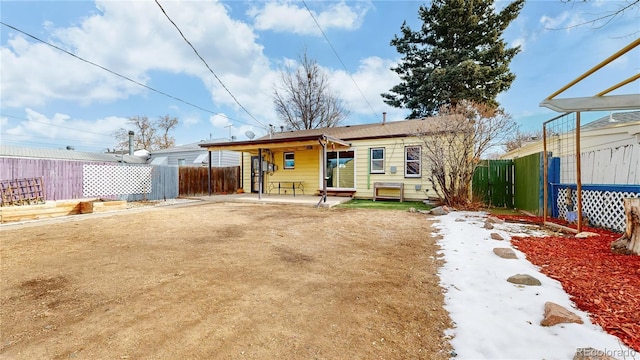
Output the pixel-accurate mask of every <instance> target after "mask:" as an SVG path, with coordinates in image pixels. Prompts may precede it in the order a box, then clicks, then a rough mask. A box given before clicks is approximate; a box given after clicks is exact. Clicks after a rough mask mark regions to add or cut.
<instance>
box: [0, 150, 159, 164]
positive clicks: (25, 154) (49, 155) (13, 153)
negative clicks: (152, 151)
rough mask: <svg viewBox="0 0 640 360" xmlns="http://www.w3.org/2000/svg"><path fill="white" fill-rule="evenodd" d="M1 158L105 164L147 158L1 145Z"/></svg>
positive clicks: (138, 161) (144, 161) (142, 162)
mask: <svg viewBox="0 0 640 360" xmlns="http://www.w3.org/2000/svg"><path fill="white" fill-rule="evenodd" d="M0 157H19V158H37V159H56V160H76V161H103V162H120V159H121V157H124V162H125V163H133V164H144V163H146V157H144V158H140V157H138V156H131V155H126V154H125V155H124V156H122V155H121V154H107V153H93V152H84V151H75V150H61V149H42V148H28V147H19V146H9V145H0Z"/></svg>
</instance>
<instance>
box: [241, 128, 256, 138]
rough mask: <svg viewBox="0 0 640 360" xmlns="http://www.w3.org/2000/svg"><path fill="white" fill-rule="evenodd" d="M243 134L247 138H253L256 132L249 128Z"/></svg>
mask: <svg viewBox="0 0 640 360" xmlns="http://www.w3.org/2000/svg"><path fill="white" fill-rule="evenodd" d="M244 134H245V135H246V136H247V137H248V138H249V140H253V138H254V137H256V134H254V133H253V131H251V130H247V131H246V132H245V133H244Z"/></svg>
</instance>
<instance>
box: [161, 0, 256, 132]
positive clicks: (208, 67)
mask: <svg viewBox="0 0 640 360" xmlns="http://www.w3.org/2000/svg"><path fill="white" fill-rule="evenodd" d="M155 2H156V4H158V7H160V10H162V13H163V14H164V16H165V17H166V18H167V19H168V20H169V22H170V23H171V24H173V26H174V27H175V28H176V30H178V32H179V33H180V36H182V39H184V41H185V42H186V43H187V44H188V45H189V46H190V47H191V49H192V50H193V52H194V53H196V55H197V56H198V58H200V60H201V61H202V62H203V63H204V66H206V67H207V69H209V72H210V73H211V74H213V76H214V77H215V78H216V80H218V82H219V83H220V85H221V86H222V87H223V88H224V89H225V90H226V91H227V93H229V95H231V98H233V101H235V102H236V104H238V106H240V108H241V109H242V110H244V112H246V113H247V114H248V115H249V116H250V117H251V118H252V119H253V120H255V121H256V122H257V123H258V124H260V125H262V126H263V127H264V128H265V129H266V126H265V125H264V124H263V123H261V122H260V121H259V120H258V119H256V118H255V117H254V116H253V115H252V114H251V113H250V112H249V110H247V109H246V108H245V107H244V106H242V104H240V102H239V101H238V99H236V97H235V95H233V93H231V91H230V90H229V89H228V88H227V86H226V85H225V84H224V83H223V82H222V80H220V78H219V77H218V75H216V73H215V72H214V71H213V69H211V67H210V66H209V64H208V63H207V61H206V60H205V59H204V58H203V57H202V56H200V53H199V52H198V50H196V48H195V47H194V46H193V45H192V44H191V42H190V41H189V40H188V39H187V38H186V36H184V34H183V33H182V30H180V28H179V27H178V25H177V24H176V23H175V22H174V21H173V20H171V18H170V17H169V15H168V14H167V12H166V11H164V8H163V7H162V5H160V2H158V0H155Z"/></svg>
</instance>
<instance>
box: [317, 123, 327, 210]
mask: <svg viewBox="0 0 640 360" xmlns="http://www.w3.org/2000/svg"><path fill="white" fill-rule="evenodd" d="M326 140H327V137H326V136H322V137H321V138H320V139H318V143H320V146H322V159H321V161H320V164H321V166H322V197H320V201H318V204H317V205H316V207H319V206H320V203H326V202H327V144H326Z"/></svg>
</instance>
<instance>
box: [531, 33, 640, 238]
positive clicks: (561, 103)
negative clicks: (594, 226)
mask: <svg viewBox="0 0 640 360" xmlns="http://www.w3.org/2000/svg"><path fill="white" fill-rule="evenodd" d="M639 45H640V38H638V39H636V40H634V41H632V42H631V43H630V44H629V45H627V46H625V47H624V48H622V49H620V50H619V51H617V52H616V53H614V54H613V55H611V56H609V57H608V58H606V59H605V60H603V61H602V62H600V63H599V64H598V65H596V66H594V67H593V68H591V69H589V70H588V71H587V72H585V73H584V74H582V75H580V76H578V77H577V78H576V79H574V80H573V81H571V82H569V83H568V84H567V85H565V86H563V87H561V88H560V89H558V90H557V91H556V92H554V93H553V94H551V95H549V96H548V97H547V98H546V99H544V100H543V101H542V102H541V103H540V106H543V107H546V108H549V109H551V110H554V111H557V112H562V113H563V114H562V115H560V116H557V117H554V118H553V119H551V120H548V121H546V122H544V124H543V125H542V132H543V146H544V150H543V151H544V153H543V158H544V189H543V192H544V195H543V196H544V204H543V220H544V223H545V224H546V225H551V223H548V222H547V217H548V196H549V194H548V189H547V187H548V184H547V182H548V171H549V169H548V166H549V164H548V159H547V139H546V125H547V124H548V123H549V122H551V121H554V120H556V119H558V118H560V117H562V116H565V115H568V114H570V113H574V112H575V113H576V125H575V126H576V129H575V135H574V136H575V137H576V141H575V146H576V197H577V199H576V200H577V201H576V202H577V232H581V231H582V179H581V159H580V151H581V149H580V113H581V112H583V111H614V110H635V109H640V94H629V95H607V94H609V93H610V92H612V91H614V90H617V89H619V88H621V87H623V86H625V85H627V84H630V83H632V82H634V81H637V80H638V79H640V73H637V74H635V75H632V76H630V77H629V78H627V79H625V80H623V81H621V82H619V83H617V84H615V85H613V86H610V87H608V88H607V89H605V90H602V91H601V92H599V93H597V94H595V95H594V96H591V97H579V98H564V99H556V96H558V95H560V94H561V93H563V92H565V91H566V90H567V89H569V88H571V87H572V86H574V85H576V84H577V83H579V82H581V81H582V80H584V79H585V78H587V77H588V76H590V75H592V74H593V73H595V72H597V71H598V70H600V69H602V68H604V67H605V66H606V65H607V64H609V63H611V62H612V61H614V60H616V59H618V58H619V57H620V56H622V55H624V54H626V53H627V52H629V51H630V50H632V49H634V48H636V47H638V46H639Z"/></svg>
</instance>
